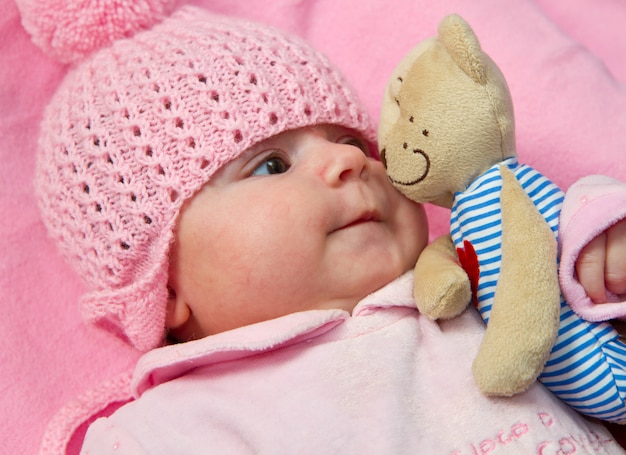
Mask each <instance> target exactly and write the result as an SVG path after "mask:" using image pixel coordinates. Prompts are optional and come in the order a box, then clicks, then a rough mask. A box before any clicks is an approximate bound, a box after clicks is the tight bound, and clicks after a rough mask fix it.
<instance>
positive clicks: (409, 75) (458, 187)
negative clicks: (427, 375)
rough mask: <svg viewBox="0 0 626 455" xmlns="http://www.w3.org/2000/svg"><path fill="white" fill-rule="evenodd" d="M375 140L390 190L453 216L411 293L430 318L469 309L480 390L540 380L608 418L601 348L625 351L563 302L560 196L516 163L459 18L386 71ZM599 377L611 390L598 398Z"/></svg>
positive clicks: (609, 372) (474, 46) (495, 92)
mask: <svg viewBox="0 0 626 455" xmlns="http://www.w3.org/2000/svg"><path fill="white" fill-rule="evenodd" d="M378 141H379V148H380V156H381V160H382V161H383V164H384V165H385V167H386V169H387V174H388V177H389V179H390V180H391V182H392V183H393V185H394V186H395V187H396V188H397V189H398V190H399V191H401V192H402V193H403V194H404V195H405V196H406V197H408V198H409V199H412V200H414V201H416V202H419V203H432V204H435V205H438V206H441V207H446V208H449V209H450V210H451V212H450V234H449V235H443V236H441V237H439V238H438V239H436V240H435V241H434V242H432V243H431V244H430V245H429V246H428V247H427V248H426V249H425V250H424V252H423V253H422V255H421V256H420V258H419V259H418V261H417V264H416V266H415V270H414V273H415V285H414V286H415V288H414V295H415V301H416V304H417V306H418V309H419V310H420V312H422V313H423V314H425V315H426V316H428V317H430V318H432V319H446V318H453V317H455V316H457V315H458V314H460V313H461V312H463V311H465V310H466V307H467V305H468V303H469V302H473V303H474V305H476V307H477V308H478V310H479V312H480V314H481V316H482V318H483V319H484V320H485V322H486V323H487V325H486V329H485V334H484V338H483V341H482V344H481V345H480V347H479V350H478V353H477V354H476V357H475V359H474V362H473V367H472V371H473V375H474V378H475V382H476V384H477V386H478V388H479V389H480V390H481V391H482V392H483V393H485V394H487V395H492V396H512V395H515V394H517V393H520V392H523V391H525V390H526V389H528V388H529V387H530V385H531V384H532V383H533V382H534V381H535V380H536V379H537V378H539V380H540V381H542V382H543V384H544V385H545V386H547V387H548V388H549V389H551V390H552V391H553V392H554V393H555V394H556V395H557V396H558V397H559V398H561V399H562V400H563V401H565V402H566V403H568V404H569V405H570V406H572V407H574V408H575V409H578V410H579V411H581V412H583V413H586V414H588V415H594V416H597V417H599V418H603V419H605V420H611V419H612V417H611V415H609V414H610V412H609V413H608V414H607V413H606V412H605V411H606V410H600V408H601V407H602V406H605V403H604V402H602V400H600V399H599V398H597V397H598V396H599V395H600V394H601V393H604V392H606V394H605V395H604V397H605V398H606V397H607V396H608V395H609V394H611V397H612V398H611V400H613V401H611V403H614V404H615V408H614V409H617V408H622V409H623V408H624V406H625V405H624V393H623V392H622V391H621V388H620V387H621V386H622V385H626V383H624V382H623V381H622V379H621V376H623V374H624V370H626V358H620V359H617V360H616V359H615V358H614V357H615V356H614V355H613V354H611V353H610V352H608V351H609V349H607V343H608V344H612V345H613V346H615V347H616V348H618V349H623V348H625V347H626V345H624V344H623V343H622V342H621V341H620V340H619V338H618V334H617V332H616V331H615V330H614V329H613V328H612V326H611V325H610V324H607V323H592V322H587V321H584V320H582V319H580V318H579V317H578V316H577V315H576V314H575V313H574V312H573V311H572V310H571V308H570V307H569V306H568V305H567V303H566V302H565V301H564V299H563V298H562V296H561V292H560V288H559V281H558V261H557V239H556V234H557V232H558V220H559V213H560V208H561V204H562V201H563V192H562V191H561V190H560V189H559V188H558V187H557V186H556V185H555V184H554V183H553V182H551V181H550V180H549V179H548V178H546V177H545V176H543V175H542V174H540V173H539V172H538V171H536V170H535V169H533V168H531V167H530V166H528V165H525V164H521V163H519V162H518V156H517V152H516V145H515V124H514V113H513V103H512V99H511V95H510V91H509V88H508V86H507V83H506V80H505V78H504V76H503V74H502V72H501V71H500V70H499V68H498V67H497V65H496V64H495V63H494V62H493V60H492V59H491V58H490V57H489V56H488V55H487V54H486V53H485V52H484V51H483V50H482V48H481V46H480V43H479V42H478V39H477V37H476V35H475V33H474V31H473V30H472V29H471V27H470V26H469V25H468V24H467V22H465V20H463V19H462V18H461V17H460V16H458V15H456V14H452V15H449V16H446V17H445V18H444V19H443V20H442V21H441V22H440V24H439V29H438V35H437V36H436V37H433V38H429V39H426V40H424V41H422V42H421V43H419V44H418V45H417V46H416V47H415V48H413V49H412V50H411V51H410V52H409V53H408V54H407V55H406V56H405V57H404V58H403V59H402V60H401V61H400V63H399V64H398V65H397V67H396V68H395V70H394V71H393V72H392V75H391V77H390V78H389V81H388V83H387V87H386V89H385V94H384V98H383V102H382V107H381V113H380V120H379V130H378ZM624 352H626V350H625V351H624ZM592 358H593V359H595V360H593V361H592V360H590V359H592ZM600 370H602V372H600ZM600 375H604V376H603V378H604V379H602V380H600V379H599V378H600ZM609 377H610V378H611V379H610V381H613V382H614V385H611V386H607V387H606V388H604V389H603V388H602V387H604V385H602V386H601V385H599V384H600V383H602V384H606V381H604V380H605V379H606V378H609ZM602 381H604V382H602ZM620 381H622V382H620ZM615 384H617V385H615ZM609 389H611V391H610V393H609V392H607V391H608V390H609ZM594 397H595V398H594ZM603 412H604V414H602V413H603Z"/></svg>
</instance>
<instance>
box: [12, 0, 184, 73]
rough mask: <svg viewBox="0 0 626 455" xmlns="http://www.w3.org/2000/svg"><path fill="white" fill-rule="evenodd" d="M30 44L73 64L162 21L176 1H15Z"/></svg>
mask: <svg viewBox="0 0 626 455" xmlns="http://www.w3.org/2000/svg"><path fill="white" fill-rule="evenodd" d="M16 3H17V5H18V7H19V9H20V12H21V16H22V24H23V25H24V28H25V29H26V30H27V31H28V32H29V33H30V35H31V37H32V40H33V42H34V43H35V44H36V45H38V46H39V47H40V48H41V49H43V50H44V52H46V53H48V54H49V55H51V56H53V57H54V58H56V59H58V60H59V61H61V62H63V63H73V62H75V61H77V60H80V59H82V58H84V57H85V56H87V55H89V54H91V53H92V52H94V51H96V50H98V49H100V48H103V47H106V46H108V45H109V44H110V43H112V42H113V41H114V40H116V39H119V38H124V37H130V36H133V35H134V34H135V33H136V32H138V31H139V30H142V29H146V28H149V27H151V26H152V25H154V24H155V23H157V22H160V21H161V20H163V18H164V17H165V16H167V15H168V14H169V13H170V12H171V10H172V9H173V7H174V3H175V0H16Z"/></svg>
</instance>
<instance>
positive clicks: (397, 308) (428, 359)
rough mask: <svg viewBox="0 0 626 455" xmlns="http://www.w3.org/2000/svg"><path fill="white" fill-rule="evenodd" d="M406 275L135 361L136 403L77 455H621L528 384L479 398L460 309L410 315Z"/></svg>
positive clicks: (472, 337)
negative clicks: (345, 300) (445, 314)
mask: <svg viewBox="0 0 626 455" xmlns="http://www.w3.org/2000/svg"><path fill="white" fill-rule="evenodd" d="M412 289H413V279H412V274H411V273H409V274H405V275H403V276H402V277H400V278H399V279H397V280H395V281H394V282H392V283H390V284H389V285H387V286H386V287H384V288H382V289H380V290H379V291H377V292H375V293H374V294H371V295H370V296H368V297H366V298H365V299H363V300H362V301H361V302H360V303H359V304H358V305H357V307H356V308H355V309H354V311H353V314H352V315H350V314H348V313H347V312H345V311H342V310H320V311H307V312H301V313H294V314H291V315H288V316H284V317H281V318H278V319H274V320H270V321H266V322H262V323H259V324H255V325H251V326H247V327H242V328H239V329H235V330H231V331H228V332H224V333H221V334H218V335H213V336H210V337H207V338H204V339H201V340H198V341H192V342H188V343H183V344H178V345H172V346H167V347H163V348H159V349H156V350H154V351H151V352H149V353H147V354H145V355H144V356H143V357H142V358H141V360H140V362H139V364H138V366H137V368H136V370H135V375H134V379H133V392H134V394H135V395H136V397H137V400H136V401H134V402H131V403H129V404H127V405H125V406H123V407H122V408H120V409H119V410H118V411H116V412H115V413H114V414H113V415H112V416H110V417H108V418H103V419H99V420H97V421H96V422H94V423H93V424H92V426H91V427H90V429H89V430H88V433H87V436H86V439H85V443H84V446H83V451H82V453H83V454H85V455H87V454H91V455H94V454H135V455H136V454H167V455H172V454H185V455H192V454H207V453H215V454H272V455H275V454H299V455H302V454H316V455H317V454H339V453H340V454H386V455H388V454H437V455H453V454H457V455H461V454H468V455H469V454H487V453H493V454H524V455H528V454H556V453H576V454H618V453H619V454H621V453H624V452H623V451H622V449H621V448H620V447H619V446H618V445H617V443H616V442H615V441H614V440H613V439H612V437H611V436H610V435H609V433H608V432H607V431H606V430H605V429H604V428H603V427H602V426H600V425H597V424H595V423H591V422H589V421H587V420H586V419H585V418H583V417H581V416H580V415H578V414H576V413H575V412H573V411H571V410H570V409H569V408H567V407H565V406H564V405H563V404H561V403H560V402H559V401H558V400H556V399H555V398H554V397H553V396H552V395H551V394H550V393H549V392H547V391H546V390H545V389H544V388H543V387H542V386H541V385H539V384H534V385H533V386H532V387H531V388H530V389H529V390H528V391H527V392H525V393H523V394H520V395H517V396H515V397H513V398H488V397H486V396H484V395H482V394H481V393H480V392H479V391H478V389H477V388H476V386H475V385H474V382H473V379H472V374H471V363H472V359H473V358H474V356H475V354H476V351H477V348H478V345H479V343H480V340H481V338H482V334H483V331H484V323H483V322H482V321H481V320H480V318H479V317H478V315H477V314H476V312H475V311H474V310H473V309H469V310H468V311H466V312H465V313H464V314H463V315H462V316H460V317H458V318H456V319H453V320H450V321H445V322H439V323H437V322H433V321H431V320H429V319H428V318H426V317H425V316H423V315H421V314H420V313H419V312H418V311H417V309H416V306H415V303H414V300H413V298H412V295H411V294H412Z"/></svg>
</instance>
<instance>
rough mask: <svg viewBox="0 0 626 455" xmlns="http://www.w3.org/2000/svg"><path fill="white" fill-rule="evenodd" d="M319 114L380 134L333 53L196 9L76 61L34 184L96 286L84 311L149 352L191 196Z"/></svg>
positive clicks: (59, 235) (64, 245) (45, 125)
mask: <svg viewBox="0 0 626 455" xmlns="http://www.w3.org/2000/svg"><path fill="white" fill-rule="evenodd" d="M320 123H333V124H340V125H343V126H346V127H349V128H352V129H355V130H357V131H361V132H362V133H363V134H365V136H366V138H367V139H370V140H373V138H374V134H373V129H372V127H371V124H370V120H369V118H368V116H367V114H366V112H365V111H364V110H363V108H362V107H361V106H360V104H359V102H358V100H357V98H356V96H355V95H354V93H352V92H351V91H350V89H349V88H348V86H347V84H346V82H345V81H344V79H343V78H342V76H341V75H340V74H339V73H338V72H337V71H336V70H335V69H334V68H333V67H332V66H331V65H330V64H329V62H328V61H327V60H326V59H325V57H323V56H321V55H320V54H319V53H317V52H315V51H314V50H312V49H311V48H310V47H309V46H308V45H306V44H305V43H304V42H302V41H301V40H299V39H297V38H294V37H288V36H286V35H284V34H282V33H280V32H278V31H276V30H274V29H271V28H268V27H266V26H260V25H257V24H253V23H250V22H247V21H240V20H233V19H229V18H225V17H221V16H215V15H212V14H209V13H207V12H205V11H203V10H200V9H197V8H194V7H190V6H187V7H183V8H181V9H180V10H178V11H176V12H174V13H173V14H172V16H170V17H168V18H166V19H165V20H164V21H163V22H161V23H160V24H158V25H155V26H154V27H153V28H152V29H151V30H146V31H141V32H139V33H137V34H136V35H135V36H134V37H132V38H128V39H122V40H118V41H115V42H114V43H113V44H112V45H111V46H109V47H107V48H104V49H102V50H100V51H98V52H96V53H95V54H93V55H91V56H90V57H88V58H87V59H86V60H84V61H83V62H81V63H80V64H78V65H77V66H75V67H74V68H73V69H72V70H70V72H69V73H68V75H67V76H66V78H65V80H64V81H63V83H62V85H61V87H60V88H59V89H58V91H57V93H56V94H55V96H54V97H53V99H52V101H51V103H50V105H49V106H48V108H47V110H46V112H45V115H44V120H43V122H42V130H41V137H40V147H39V148H40V151H39V155H38V160H37V169H36V181H35V184H36V188H37V192H38V195H39V202H40V204H39V205H40V208H41V211H42V214H43V218H44V222H45V223H46V226H47V227H48V229H49V231H50V232H51V235H52V236H53V237H54V239H55V240H56V241H57V243H58V244H59V246H60V249H61V251H62V253H63V254H64V255H65V256H66V257H67V259H68V260H69V262H70V263H71V264H72V265H73V266H74V267H75V269H76V270H77V271H78V273H79V274H80V275H81V276H82V277H84V278H85V280H86V282H87V284H88V286H89V288H90V291H89V292H88V293H87V294H86V295H84V296H83V297H82V299H81V307H82V311H83V315H84V317H85V318H86V319H87V320H89V321H91V322H94V323H96V324H98V325H100V326H103V327H105V328H107V329H109V330H112V331H114V332H116V333H118V334H120V335H122V336H123V337H125V338H126V339H127V340H128V341H130V343H132V344H133V345H134V346H135V347H137V348H138V349H140V350H148V349H151V348H154V347H156V346H158V345H159V344H160V343H162V341H163V338H164V332H165V312H166V302H167V297H168V294H167V272H168V252H169V247H170V244H171V242H172V239H173V229H174V227H175V223H176V219H177V216H178V213H179V211H180V208H181V206H182V204H183V202H184V201H185V200H187V199H188V198H190V197H191V196H192V195H193V194H194V193H195V192H196V191H197V190H199V189H200V188H201V187H202V185H203V184H204V183H206V182H207V181H208V180H209V178H210V177H211V175H212V174H213V173H214V172H215V171H217V170H218V169H219V168H220V167H221V166H223V165H224V164H225V163H227V162H229V161H230V160H232V159H234V158H236V157H237V156H238V155H239V154H240V153H241V152H242V151H244V150H245V149H247V148H248V147H250V146H251V145H253V144H255V143H257V142H259V141H261V140H263V139H266V138H268V137H270V136H273V135H275V134H278V133H280V132H283V131H286V130H290V129H293V128H298V127H303V126H309V125H313V124H320ZM233 222H236V220H233Z"/></svg>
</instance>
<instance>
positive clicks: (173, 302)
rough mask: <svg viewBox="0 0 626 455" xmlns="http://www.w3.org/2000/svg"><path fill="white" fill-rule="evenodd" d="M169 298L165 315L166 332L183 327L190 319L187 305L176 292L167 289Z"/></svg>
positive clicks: (189, 310) (170, 287)
mask: <svg viewBox="0 0 626 455" xmlns="http://www.w3.org/2000/svg"><path fill="white" fill-rule="evenodd" d="M167 290H168V292H169V297H168V299H167V314H166V316H165V327H166V328H167V329H168V330H176V329H178V328H180V327H182V326H184V325H185V324H186V323H187V322H188V321H189V318H190V317H191V309H190V308H189V305H187V303H186V302H185V301H184V300H183V299H182V298H181V297H179V296H178V295H177V294H176V290H175V289H174V288H173V287H172V286H169V285H168V287H167Z"/></svg>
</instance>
